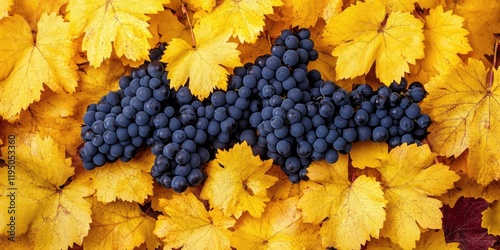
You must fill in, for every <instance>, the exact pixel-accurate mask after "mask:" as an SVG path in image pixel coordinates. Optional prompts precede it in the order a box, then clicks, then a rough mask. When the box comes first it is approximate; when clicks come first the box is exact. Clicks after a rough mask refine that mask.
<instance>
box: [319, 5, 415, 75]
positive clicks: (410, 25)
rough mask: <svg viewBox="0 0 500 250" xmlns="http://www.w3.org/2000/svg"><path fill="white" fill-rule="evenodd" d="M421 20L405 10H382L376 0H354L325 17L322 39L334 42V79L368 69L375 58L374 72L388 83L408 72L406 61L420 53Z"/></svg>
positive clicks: (366, 71) (365, 71)
mask: <svg viewBox="0 0 500 250" xmlns="http://www.w3.org/2000/svg"><path fill="white" fill-rule="evenodd" d="M422 27H423V23H422V22H421V21H420V20H418V19H416V18H414V17H413V16H412V15H411V14H409V13H401V12H386V10H385V6H384V4H382V3H381V2H379V1H378V0H376V1H371V2H365V3H362V2H358V3H357V4H356V5H352V6H350V7H348V8H347V9H345V10H344V11H343V12H342V13H340V14H339V15H336V16H334V17H332V18H330V19H329V20H328V23H327V25H326V27H325V31H324V34H323V36H324V38H325V41H327V42H329V43H331V44H333V45H337V47H336V48H335V49H334V50H333V52H332V55H333V56H336V57H338V60H337V65H336V67H335V69H336V73H337V79H341V78H353V77H356V76H359V75H363V74H366V73H368V71H369V70H370V68H371V67H372V64H373V63H374V62H375V61H376V62H377V64H376V74H377V77H378V78H379V79H380V81H381V82H383V83H385V84H386V85H389V84H390V83H391V82H392V81H393V80H394V79H398V80H399V79H400V78H401V77H402V76H403V75H404V73H405V72H409V66H408V63H411V64H415V63H416V59H420V58H423V57H424V44H423V40H424V35H423V31H422Z"/></svg>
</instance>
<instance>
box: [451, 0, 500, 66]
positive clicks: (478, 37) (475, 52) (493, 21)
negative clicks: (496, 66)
mask: <svg viewBox="0 0 500 250" xmlns="http://www.w3.org/2000/svg"><path fill="white" fill-rule="evenodd" d="M446 2H447V4H448V6H447V8H448V9H451V10H453V12H454V13H455V14H456V15H459V16H461V17H463V18H464V19H465V22H464V27H465V28H466V29H467V30H468V31H469V33H470V34H469V36H468V38H469V42H470V45H471V47H472V51H471V52H470V55H471V57H472V58H476V59H481V60H483V62H484V63H487V61H488V60H487V59H486V57H485V55H491V54H493V47H492V44H495V37H494V36H493V34H494V33H500V14H499V13H500V2H499V1H489V0H477V1H473V2H471V1H466V0H447V1H446Z"/></svg>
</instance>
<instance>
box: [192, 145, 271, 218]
mask: <svg viewBox="0 0 500 250" xmlns="http://www.w3.org/2000/svg"><path fill="white" fill-rule="evenodd" d="M271 166H272V160H267V161H261V160H260V157H258V156H254V155H253V153H252V149H251V148H250V146H248V144H247V143H246V142H243V143H242V144H237V145H235V146H234V147H233V148H232V149H230V150H229V151H218V152H217V155H216V158H215V159H214V160H212V161H211V162H210V163H209V164H208V166H207V168H206V169H205V171H206V173H207V175H208V177H207V180H206V181H205V184H204V185H203V189H202V191H201V194H200V197H201V198H202V199H205V200H208V201H209V202H210V206H211V207H213V208H215V209H221V210H222V212H223V213H224V215H226V216H229V215H234V216H235V217H236V218H239V217H240V216H241V214H242V213H243V212H245V211H248V212H249V213H250V215H251V216H253V217H256V218H260V216H261V215H262V212H264V208H265V207H266V204H265V202H268V201H270V198H269V197H268V196H267V189H268V188H269V187H271V186H272V185H273V184H274V183H275V182H276V181H277V180H278V179H277V178H276V177H274V176H271V175H267V174H266V172H267V171H268V170H269V169H270V168H271Z"/></svg>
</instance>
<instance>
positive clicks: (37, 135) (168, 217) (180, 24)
mask: <svg viewBox="0 0 500 250" xmlns="http://www.w3.org/2000/svg"><path fill="white" fill-rule="evenodd" d="M183 6H184V7H183ZM190 23H191V25H190ZM295 26H300V27H307V28H310V29H311V32H312V38H313V40H314V42H315V47H316V49H317V50H318V52H319V53H320V58H319V59H318V60H317V61H315V62H312V63H311V64H310V65H309V68H310V69H313V68H314V69H318V70H320V71H321V72H322V74H323V77H324V78H325V79H329V80H335V81H336V82H337V83H338V84H339V85H341V86H343V87H344V88H346V89H347V90H350V89H351V85H352V84H353V83H360V82H367V83H369V84H371V85H372V86H374V87H377V86H379V85H381V84H386V85H388V84H390V83H391V82H392V80H394V79H396V80H399V79H400V77H402V76H405V77H407V78H408V79H409V80H410V81H421V82H422V83H424V84H425V88H426V90H427V91H428V92H429V95H428V97H427V98H426V99H425V100H424V102H423V111H424V112H426V113H429V114H430V115H431V117H432V119H433V121H434V123H433V124H432V126H431V127H430V132H431V134H430V135H429V137H428V139H427V141H425V142H424V144H425V145H423V146H421V147H416V146H415V145H410V146H407V145H403V146H400V147H397V148H395V149H393V150H391V151H389V150H388V147H387V145H385V144H375V143H368V142H364V143H357V144H355V145H354V147H353V150H352V152H351V154H350V155H348V156H343V157H341V158H340V159H339V161H338V162H337V163H335V164H333V165H329V164H327V163H325V162H315V163H313V164H312V166H311V167H310V168H309V170H310V171H309V176H310V178H311V180H310V181H308V182H301V183H300V184H291V183H290V182H289V181H288V180H287V178H286V176H285V175H284V174H283V173H281V172H280V170H279V167H277V166H273V165H272V162H270V161H269V160H267V161H262V160H260V159H259V158H257V157H253V155H251V150H250V149H249V147H248V146H247V145H246V144H245V143H243V144H241V145H236V146H235V147H234V148H233V149H230V150H229V151H219V152H218V154H217V157H216V159H215V160H213V161H212V162H210V163H209V164H207V166H206V167H205V171H206V172H207V173H208V179H207V180H206V181H205V183H204V185H203V186H201V187H198V188H190V189H188V191H186V192H185V193H183V194H175V193H174V192H172V191H171V190H165V189H164V188H162V187H160V186H159V185H157V184H155V183H153V180H152V178H151V176H150V174H149V171H150V167H151V165H152V163H153V161H154V156H152V154H150V153H149V152H148V150H147V149H144V150H143V151H141V152H140V154H139V156H138V157H136V159H134V160H133V161H131V162H129V163H121V162H117V163H114V164H108V165H106V166H105V167H103V168H99V169H97V170H94V171H90V172H89V171H85V170H83V168H82V166H81V163H80V161H79V158H78V156H77V147H78V146H79V145H80V144H81V139H80V136H79V133H80V129H79V128H80V125H81V123H82V116H83V113H84V112H85V109H86V107H87V105H88V104H90V103H93V102H97V101H98V98H99V97H100V96H102V95H104V94H106V93H107V92H108V91H110V90H116V89H117V88H118V85H117V80H118V79H119V77H120V76H122V75H124V74H127V72H129V70H130V68H131V67H134V66H137V65H139V64H141V62H142V61H143V60H144V59H146V58H147V53H148V49H149V48H151V47H154V46H155V45H156V44H157V43H158V42H168V43H169V44H170V45H169V47H168V48H167V50H166V53H165V56H164V57H163V60H164V61H165V62H168V68H167V70H169V71H170V73H169V77H170V78H171V84H172V86H173V87H175V88H179V87H180V86H183V85H184V84H185V83H186V81H187V80H188V79H189V81H190V88H191V91H192V92H193V93H194V94H195V95H197V96H198V97H200V98H205V97H207V96H208V95H209V94H210V92H211V91H213V90H214V89H216V88H218V89H225V88H226V79H227V78H226V77H227V75H228V74H229V73H230V72H231V70H232V68H233V67H236V66H239V65H242V64H244V63H245V62H248V61H253V59H254V58H255V57H256V56H258V55H261V54H265V53H268V52H269V48H270V41H272V40H273V39H274V38H275V37H277V36H278V35H279V32H280V31H281V30H282V29H286V28H290V27H295ZM191 27H192V30H191ZM495 33H497V34H498V33H500V2H498V1H489V0H481V1H465V0H440V1H428V0H418V1H412V0H404V1H396V0H366V1H364V2H362V1H357V2H356V1H354V0H350V1H349V0H344V1H340V0H320V1H313V2H310V3H309V2H308V1H300V0H264V1H258V2H256V1H251V0H240V1H235V0H224V1H214V0H205V1H196V0H187V1H184V2H180V1H178V0H151V1H134V0H108V1H106V0H58V1H51V2H50V3H49V2H47V1H40V0H39V1H27V0H7V1H2V2H1V3H0V52H1V53H0V62H1V63H0V96H1V99H0V118H1V119H0V146H2V145H3V146H2V148H1V154H0V155H1V159H3V161H5V160H6V157H7V146H8V140H7V136H8V135H9V134H15V135H16V157H17V164H16V187H17V189H18V190H17V199H16V219H17V220H16V242H15V243H13V242H10V241H8V240H7V226H6V225H7V223H8V221H9V214H8V213H7V210H8V209H7V208H8V204H9V197H7V196H6V195H7V194H8V192H7V167H6V166H5V165H6V164H5V163H4V162H3V161H0V165H1V166H2V168H1V169H0V190H1V191H0V229H1V230H0V235H1V237H0V248H2V249H27V248H30V249H68V248H70V249H79V248H82V247H83V248H84V249H133V248H139V249H154V248H164V249H170V248H183V249H230V248H231V247H232V248H237V249H276V248H279V249H303V248H306V249H320V248H327V247H335V248H337V249H360V248H363V249H412V248H416V249H488V248H494V249H499V248H500V244H499V242H500V227H499V225H500V201H499V200H500V182H499V180H500V162H499V160H498V159H500V155H499V152H500V141H499V139H498V138H500V115H499V113H498V110H499V108H500V106H499V103H500V102H499V98H500V96H499V95H500V92H499V85H500V80H499V79H500V77H499V73H500V72H498V65H499V59H498V58H499V57H500V50H499V49H498V46H500V44H499V37H498V35H497V36H496V37H495V36H494V34H495ZM495 53H496V55H495ZM193 65H194V66H193ZM219 164H222V165H224V166H225V168H221V167H220V165H219Z"/></svg>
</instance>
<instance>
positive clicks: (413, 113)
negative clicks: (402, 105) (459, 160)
mask: <svg viewBox="0 0 500 250" xmlns="http://www.w3.org/2000/svg"><path fill="white" fill-rule="evenodd" d="M421 112H422V110H421V109H420V106H418V104H416V103H412V104H410V106H408V108H406V110H405V114H406V116H408V118H410V119H415V118H417V117H419V116H420V114H421Z"/></svg>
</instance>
